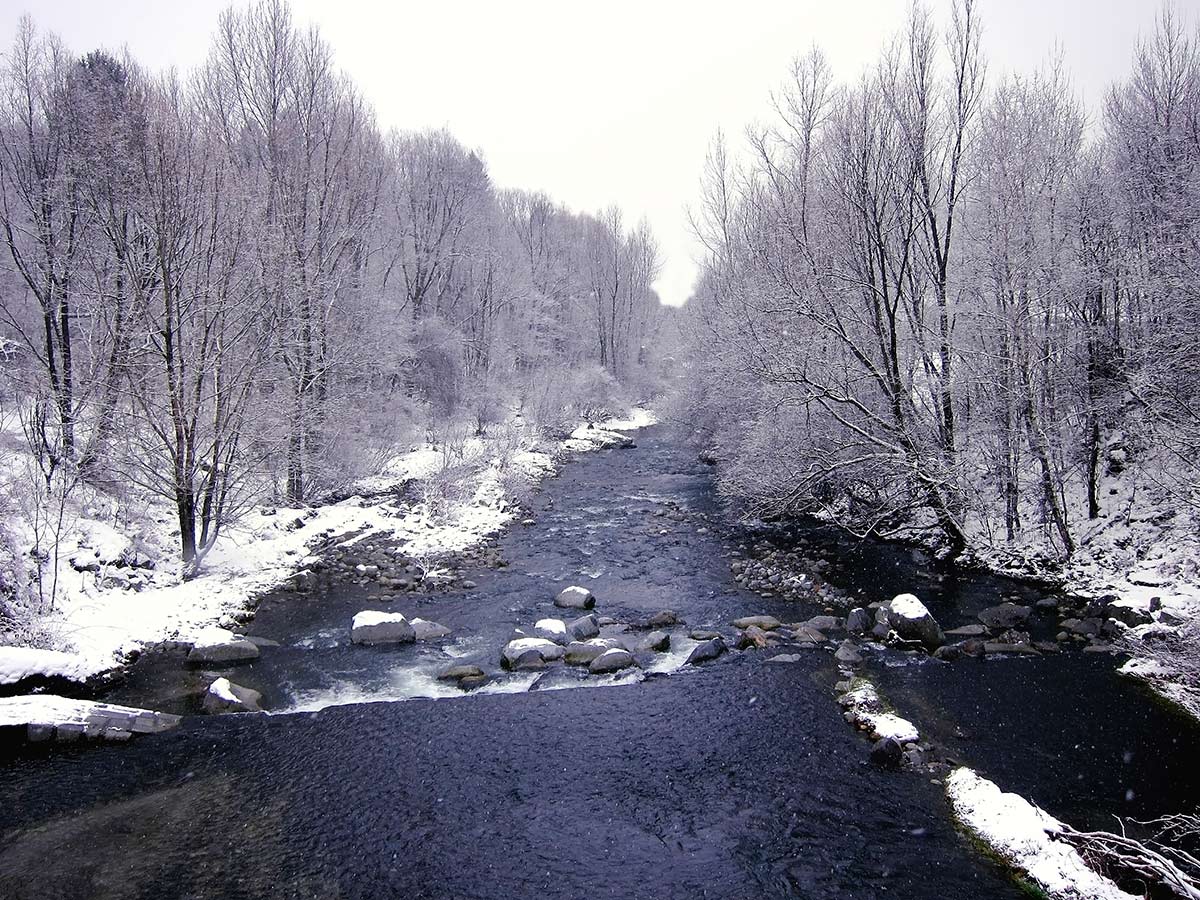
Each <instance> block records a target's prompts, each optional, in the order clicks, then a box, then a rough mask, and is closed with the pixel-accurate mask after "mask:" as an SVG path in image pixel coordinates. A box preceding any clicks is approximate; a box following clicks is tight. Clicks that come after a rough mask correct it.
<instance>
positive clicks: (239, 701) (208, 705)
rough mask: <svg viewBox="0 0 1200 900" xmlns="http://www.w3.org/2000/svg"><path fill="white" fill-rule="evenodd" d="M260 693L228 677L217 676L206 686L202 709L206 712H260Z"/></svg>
mask: <svg viewBox="0 0 1200 900" xmlns="http://www.w3.org/2000/svg"><path fill="white" fill-rule="evenodd" d="M261 700H262V694H260V693H259V692H258V691H256V690H254V689H253V688H248V687H242V686H241V685H240V684H234V683H233V682H232V681H230V680H229V679H228V678H218V679H217V680H216V681H214V682H213V683H212V684H210V685H209V686H208V691H207V693H205V695H204V711H205V712H208V713H227V712H261V710H262V707H260V706H259V705H258V704H259V702H260V701H261Z"/></svg>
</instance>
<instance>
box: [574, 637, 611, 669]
mask: <svg viewBox="0 0 1200 900" xmlns="http://www.w3.org/2000/svg"><path fill="white" fill-rule="evenodd" d="M614 646H616V645H615V644H614V643H613V642H612V641H610V640H608V639H606V638H593V639H591V640H588V641H572V642H571V643H569V644H567V649H566V652H565V653H564V655H563V660H564V662H566V664H567V665H569V666H586V665H588V664H589V663H591V661H592V660H594V659H596V657H598V656H600V655H601V654H603V653H604V652H605V651H606V650H611V649H612V648H613V647H614Z"/></svg>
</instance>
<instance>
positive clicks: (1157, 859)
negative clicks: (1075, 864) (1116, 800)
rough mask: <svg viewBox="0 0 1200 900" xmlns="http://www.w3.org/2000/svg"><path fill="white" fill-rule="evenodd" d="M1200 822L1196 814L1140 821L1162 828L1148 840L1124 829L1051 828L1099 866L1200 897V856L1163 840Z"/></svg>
mask: <svg viewBox="0 0 1200 900" xmlns="http://www.w3.org/2000/svg"><path fill="white" fill-rule="evenodd" d="M1198 823H1200V820H1198V819H1197V817H1196V816H1169V817H1167V818H1165V819H1156V820H1154V821H1153V822H1146V823H1139V824H1146V825H1159V826H1160V828H1161V829H1162V830H1161V831H1160V832H1159V833H1158V834H1157V835H1156V836H1155V837H1153V838H1149V839H1147V840H1145V841H1141V840H1137V839H1136V838H1131V837H1129V836H1128V835H1127V834H1124V833H1122V834H1115V833H1113V832H1110V831H1076V830H1075V829H1074V828H1071V827H1070V826H1069V825H1063V826H1062V827H1061V829H1059V830H1056V831H1054V832H1050V836H1051V837H1052V838H1054V839H1055V840H1061V841H1064V842H1065V843H1068V844H1070V845H1071V846H1072V847H1074V848H1075V849H1076V850H1078V851H1079V853H1080V854H1081V855H1082V856H1083V857H1084V858H1086V859H1087V860H1088V861H1089V862H1091V863H1094V864H1095V865H1096V866H1098V867H1099V868H1102V869H1106V870H1108V871H1110V872H1120V873H1122V874H1128V875H1133V876H1136V877H1139V878H1142V879H1145V880H1146V881H1147V882H1150V883H1152V884H1155V885H1159V886H1162V887H1165V888H1167V889H1169V890H1170V891H1171V892H1172V893H1174V894H1175V896H1177V897H1183V898H1185V900H1200V860H1198V859H1197V858H1196V857H1195V856H1193V855H1192V854H1190V853H1188V852H1187V851H1186V850H1183V849H1181V848H1179V847H1172V846H1168V845H1166V844H1163V843H1162V842H1161V841H1162V839H1163V838H1164V837H1169V836H1178V835H1188V834H1190V835H1195V834H1196V833H1197V824H1198ZM1123 829H1124V825H1123V824H1122V830H1123Z"/></svg>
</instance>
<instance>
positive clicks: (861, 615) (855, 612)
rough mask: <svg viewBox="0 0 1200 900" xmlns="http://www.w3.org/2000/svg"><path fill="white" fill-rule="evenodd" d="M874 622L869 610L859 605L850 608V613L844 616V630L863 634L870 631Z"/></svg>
mask: <svg viewBox="0 0 1200 900" xmlns="http://www.w3.org/2000/svg"><path fill="white" fill-rule="evenodd" d="M874 624H875V620H874V618H873V617H872V616H871V611H870V610H868V609H863V608H862V607H861V606H859V607H856V608H854V609H852V610H850V614H849V615H848V616H846V630H847V631H849V632H850V633H851V634H864V633H866V632H868V631H870V630H871V627H872V626H873V625H874Z"/></svg>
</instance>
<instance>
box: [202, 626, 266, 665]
mask: <svg viewBox="0 0 1200 900" xmlns="http://www.w3.org/2000/svg"><path fill="white" fill-rule="evenodd" d="M250 659H258V647H257V646H256V645H255V644H254V643H253V642H251V641H248V640H246V639H245V638H244V637H242V636H241V635H240V634H234V633H233V632H232V631H227V630H226V629H224V628H205V629H204V630H203V631H201V632H200V633H199V634H198V635H196V641H195V643H194V644H192V649H191V651H190V652H189V653H188V662H190V663H195V664H197V665H206V664H209V663H238V662H245V661H246V660H250Z"/></svg>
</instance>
